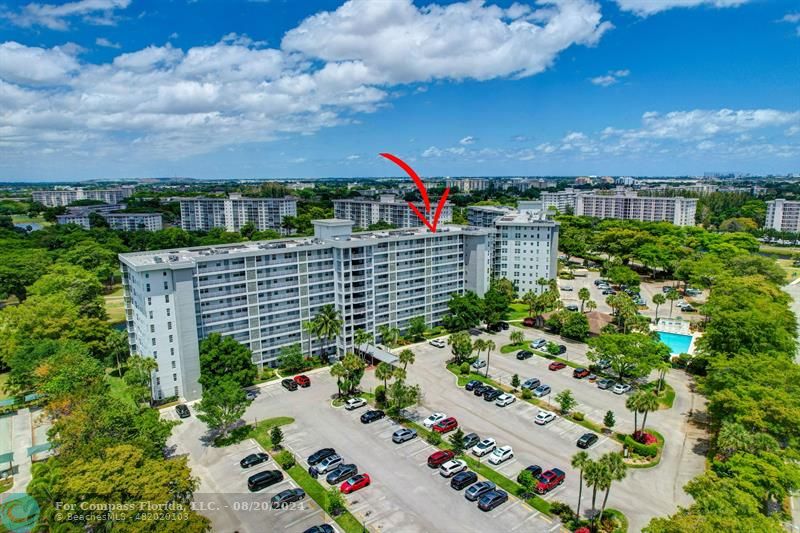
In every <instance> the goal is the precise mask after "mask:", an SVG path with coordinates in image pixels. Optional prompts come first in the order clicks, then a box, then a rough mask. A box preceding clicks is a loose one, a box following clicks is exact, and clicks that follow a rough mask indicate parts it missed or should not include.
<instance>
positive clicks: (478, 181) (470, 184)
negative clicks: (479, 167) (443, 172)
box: [444, 178, 491, 193]
mask: <svg viewBox="0 0 800 533" xmlns="http://www.w3.org/2000/svg"><path fill="white" fill-rule="evenodd" d="M444 183H445V186H446V187H450V188H451V189H454V188H458V190H459V192H465V193H469V192H475V191H485V190H486V189H488V188H489V186H490V185H491V181H490V180H488V179H486V178H457V179H452V178H447V179H446V180H445V182H444Z"/></svg>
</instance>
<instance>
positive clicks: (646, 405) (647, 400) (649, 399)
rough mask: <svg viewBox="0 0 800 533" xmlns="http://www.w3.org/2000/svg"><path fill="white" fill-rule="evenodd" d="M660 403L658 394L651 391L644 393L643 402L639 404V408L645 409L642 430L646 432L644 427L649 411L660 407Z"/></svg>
mask: <svg viewBox="0 0 800 533" xmlns="http://www.w3.org/2000/svg"><path fill="white" fill-rule="evenodd" d="M658 404H659V402H658V396H656V395H655V394H651V393H649V392H644V393H643V395H642V400H641V403H640V404H639V408H640V409H641V410H642V411H644V416H643V417H642V432H644V428H645V426H646V424H647V413H649V412H650V411H655V410H656V409H658Z"/></svg>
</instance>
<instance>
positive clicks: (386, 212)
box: [333, 194, 453, 229]
mask: <svg viewBox="0 0 800 533" xmlns="http://www.w3.org/2000/svg"><path fill="white" fill-rule="evenodd" d="M436 200H438V199H431V211H432V213H431V215H432V214H433V212H434V210H435V209H436ZM415 205H416V207H417V209H419V211H420V212H421V213H423V214H425V205H424V204H423V203H422V202H419V203H415ZM333 216H334V217H336V218H338V219H342V220H352V221H353V223H354V224H355V227H357V228H362V229H366V228H368V227H369V226H371V225H372V224H377V223H378V222H381V221H383V222H387V223H389V224H392V225H393V226H395V227H397V228H414V227H418V226H422V225H424V224H423V222H422V220H420V218H419V217H418V216H417V215H415V214H414V212H413V211H412V210H411V208H409V206H408V202H406V201H405V200H401V199H399V198H397V197H396V196H394V195H392V194H382V195H380V197H379V199H378V200H372V199H368V198H354V199H341V200H334V201H333ZM429 218H433V217H432V216H431V217H429ZM452 219H453V206H452V204H450V202H446V203H445V205H444V206H443V207H442V214H441V216H440V217H439V223H440V224H441V223H448V222H450V221H451V220H452Z"/></svg>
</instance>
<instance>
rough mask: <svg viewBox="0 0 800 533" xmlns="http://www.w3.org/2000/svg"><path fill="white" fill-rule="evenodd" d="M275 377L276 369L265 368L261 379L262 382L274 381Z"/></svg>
mask: <svg viewBox="0 0 800 533" xmlns="http://www.w3.org/2000/svg"><path fill="white" fill-rule="evenodd" d="M274 377H275V369H274V368H271V367H268V366H265V367H264V369H263V370H262V371H261V376H260V377H259V379H260V380H261V381H267V380H268V379H272V378H274Z"/></svg>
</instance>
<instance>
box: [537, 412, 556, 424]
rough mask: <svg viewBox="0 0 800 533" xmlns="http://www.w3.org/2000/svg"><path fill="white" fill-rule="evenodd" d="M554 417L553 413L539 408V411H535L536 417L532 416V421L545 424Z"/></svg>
mask: <svg viewBox="0 0 800 533" xmlns="http://www.w3.org/2000/svg"><path fill="white" fill-rule="evenodd" d="M555 419H556V414H555V413H553V412H550V411H545V410H543V409H540V410H539V412H538V413H536V418H534V419H533V421H534V422H535V423H536V424H537V425H540V426H544V425H545V424H549V423H550V422H552V421H553V420H555Z"/></svg>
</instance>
